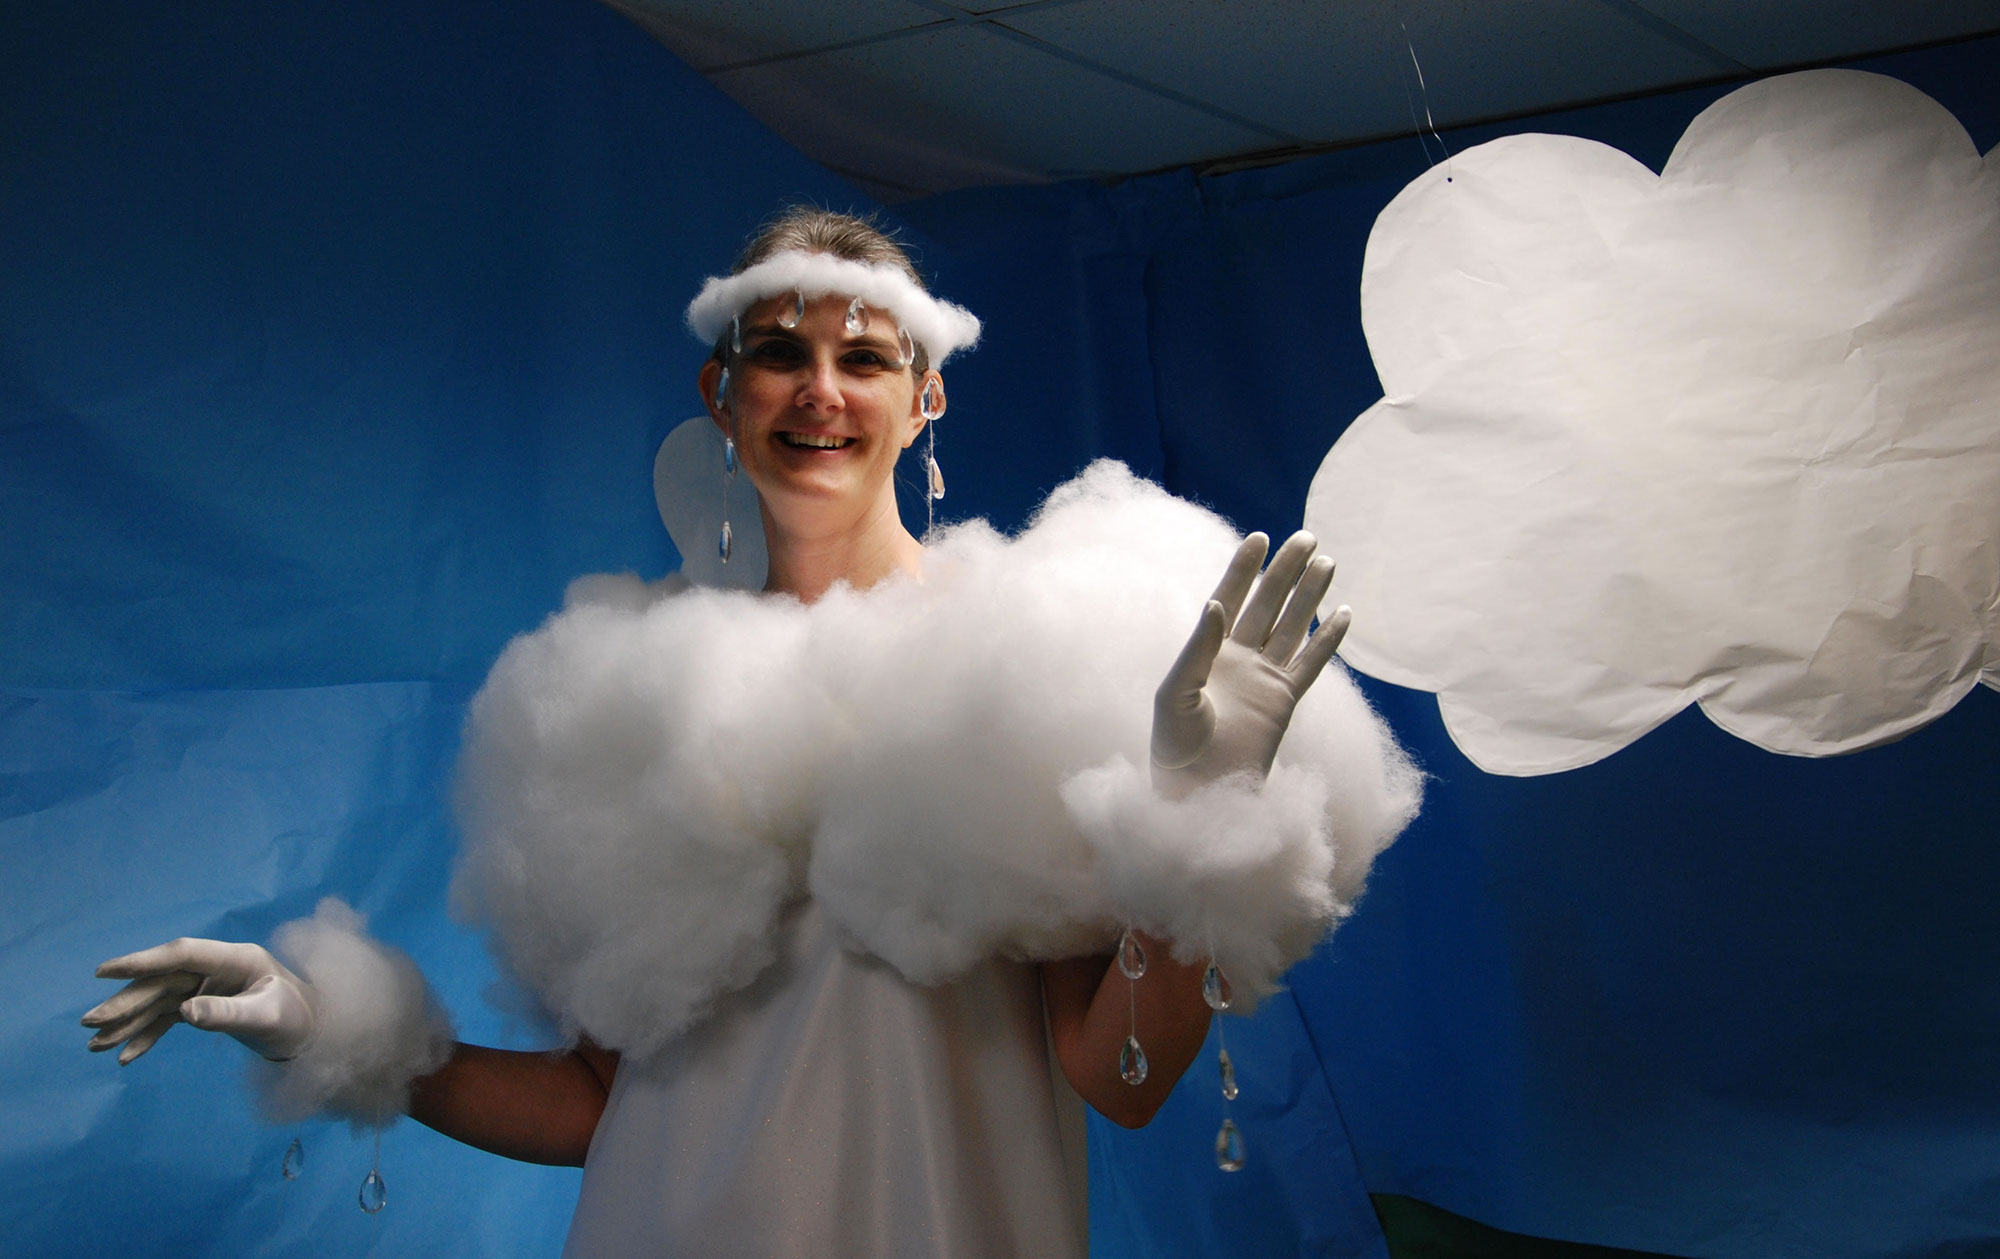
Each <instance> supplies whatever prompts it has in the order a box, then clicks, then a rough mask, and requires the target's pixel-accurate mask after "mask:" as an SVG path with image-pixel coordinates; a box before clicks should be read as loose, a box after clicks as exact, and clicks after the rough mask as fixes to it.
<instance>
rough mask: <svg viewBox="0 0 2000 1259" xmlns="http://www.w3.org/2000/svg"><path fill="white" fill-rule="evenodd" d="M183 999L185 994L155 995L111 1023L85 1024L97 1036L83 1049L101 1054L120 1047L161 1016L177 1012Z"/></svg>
mask: <svg viewBox="0 0 2000 1259" xmlns="http://www.w3.org/2000/svg"><path fill="white" fill-rule="evenodd" d="M184 998H185V994H183V993H178V992H174V991H171V990H170V991H167V992H161V993H156V994H154V997H153V999H152V1000H151V1001H148V1002H146V1003H145V1004H144V1005H140V1006H137V1007H134V1008H133V1009H131V1010H128V1011H127V1012H126V1013H125V1014H124V1015H123V1016H121V1017H120V1018H117V1019H115V1020H113V1021H111V1022H108V1023H100V1024H94V1025H93V1024H86V1025H85V1026H95V1027H96V1030H97V1034H96V1035H95V1036H92V1037H91V1038H90V1042H89V1044H87V1045H86V1046H84V1047H85V1048H86V1049H88V1050H90V1052H92V1053H103V1052H104V1051H105V1050H107V1049H110V1048H113V1047H114V1046H117V1045H121V1044H123V1043H125V1042H126V1041H128V1040H130V1039H132V1037H133V1036H134V1035H135V1034H137V1033H138V1032H141V1031H143V1030H145V1028H146V1025H147V1024H149V1023H151V1022H153V1021H154V1020H155V1019H157V1018H159V1017H160V1016H161V1015H162V1014H169V1013H172V1012H173V1011H175V1010H178V1009H179V1008H180V1004H181V1001H182V1000H183V999H184Z"/></svg>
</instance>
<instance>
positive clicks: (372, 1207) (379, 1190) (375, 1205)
mask: <svg viewBox="0 0 2000 1259" xmlns="http://www.w3.org/2000/svg"><path fill="white" fill-rule="evenodd" d="M357 1196H358V1198H359V1200H360V1203H361V1209H362V1210H363V1211H366V1212H368V1214H370V1215H374V1214H376V1213H377V1212H379V1211H381V1209H382V1208H383V1207H386V1206H388V1205H389V1186H387V1185H385V1184H383V1183H382V1173H381V1172H379V1171H376V1170H375V1169H374V1168H372V1167H371V1168H369V1169H368V1178H367V1179H366V1180H363V1181H362V1182H361V1192H360V1194H359V1195H357Z"/></svg>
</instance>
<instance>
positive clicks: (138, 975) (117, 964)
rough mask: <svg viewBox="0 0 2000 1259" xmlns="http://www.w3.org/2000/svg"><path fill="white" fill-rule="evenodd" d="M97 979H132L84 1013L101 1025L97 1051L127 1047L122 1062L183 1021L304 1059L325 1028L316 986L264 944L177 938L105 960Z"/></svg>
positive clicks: (93, 1041)
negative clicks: (317, 1011) (302, 1054)
mask: <svg viewBox="0 0 2000 1259" xmlns="http://www.w3.org/2000/svg"><path fill="white" fill-rule="evenodd" d="M97 977H98V978H99V979H129V980H131V981H132V982H131V983H128V984H126V985H125V987H123V988H122V989H120V990H119V991H118V993H117V995H115V996H113V997H112V998H111V999H110V1000H109V1001H106V1002H104V1003H103V1004H101V1005H99V1006H97V1007H96V1008H95V1009H93V1010H92V1011H91V1012H90V1013H88V1014H86V1015H84V1016H83V1025H84V1026H85V1027H89V1028H95V1029H97V1034H96V1035H95V1036H92V1037H91V1038H90V1045H89V1048H90V1050H91V1051H92V1052H93V1053H101V1052H103V1051H104V1050H106V1049H110V1048H112V1047H114V1046H117V1045H123V1046H124V1048H122V1049H120V1050H119V1051H118V1061H119V1063H120V1064H121V1065H122V1064H124V1063H128V1062H131V1061H132V1060H133V1059H134V1058H137V1057H138V1056H139V1055H140V1054H143V1053H145V1052H146V1051H147V1050H148V1049H151V1048H152V1047H153V1045H154V1044H155V1043H156V1042H157V1041H158V1040H159V1039H160V1037H162V1036H164V1035H166V1034H167V1032H168V1031H170V1030H171V1029H172V1028H173V1026H174V1024H176V1023H183V1022H184V1023H186V1024H187V1025H188V1026H190V1027H198V1028H200V1029H202V1030H203V1031H207V1032H227V1033H228V1034H229V1035H231V1036H234V1037H235V1038H236V1039H237V1040H239V1041H242V1042H243V1043H244V1044H245V1045H248V1046H249V1047H250V1049H251V1050H252V1051H254V1052H255V1053H257V1054H259V1055H261V1056H262V1057H265V1058H269V1059H270V1060H272V1061H273V1062H282V1061H284V1060H286V1059H289V1058H296V1057H298V1055H299V1053H300V1051H301V1050H303V1049H304V1048H305V1047H306V1045H307V1044H309V1043H310V1042H311V1041H312V1038H313V1033H314V1031H316V1030H317V1028H318V1016H317V1015H316V1014H315V1013H314V1011H315V1009H316V1006H317V1001H316V996H315V993H314V991H313V987H312V985H311V984H308V983H307V982H306V981H305V980H303V979H300V978H299V977H298V976H297V975H295V974H293V973H292V971H291V969H290V968H289V967H287V966H286V965H285V964H284V963H283V962H280V961H279V960H278V959H277V958H275V957H273V956H271V953H270V951H269V950H268V949H266V948H264V947H263V946H262V945H258V944H230V943H227V942H225V941H222V940H198V939H188V938H183V939H179V940H170V941H168V942H167V943H165V944H161V945H156V946H154V947H153V948H150V949H143V950H141V951H140V952H137V953H127V954H126V955H125V956H123V957H114V958H112V959H111V960H110V961H108V962H104V963H102V964H100V965H99V966H98V968H97Z"/></svg>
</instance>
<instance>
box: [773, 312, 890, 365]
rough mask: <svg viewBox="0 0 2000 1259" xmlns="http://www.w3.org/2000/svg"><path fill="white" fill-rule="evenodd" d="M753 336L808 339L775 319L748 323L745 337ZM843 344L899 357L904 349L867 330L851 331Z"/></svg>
mask: <svg viewBox="0 0 2000 1259" xmlns="http://www.w3.org/2000/svg"><path fill="white" fill-rule="evenodd" d="M751 337H762V338H764V339H765V340H767V341H788V342H790V343H791V344H793V345H804V344H805V341H806V339H805V338H804V337H802V336H800V335H799V333H798V330H797V329H796V328H787V327H785V326H784V325H782V324H779V323H777V322H775V321H774V322H771V323H753V324H748V325H746V326H745V327H744V329H743V338H744V340H746V341H747V340H749V339H750V338H751ZM841 345H842V346H843V347H844V348H846V349H850V350H858V349H867V350H882V351H886V352H887V353H888V354H889V356H890V357H891V358H895V357H897V355H898V354H899V353H900V352H901V350H902V347H901V346H899V345H897V344H896V342H895V340H894V339H893V338H890V337H884V336H879V335H876V334H874V333H866V332H864V333H862V334H861V335H860V336H854V335H853V334H851V333H850V334H848V335H847V336H845V337H844V338H843V339H842V341H841Z"/></svg>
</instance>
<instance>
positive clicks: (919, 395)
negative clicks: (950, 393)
mask: <svg viewBox="0 0 2000 1259" xmlns="http://www.w3.org/2000/svg"><path fill="white" fill-rule="evenodd" d="M925 385H931V386H932V387H933V388H934V389H936V391H937V415H935V416H932V417H931V419H936V418H938V416H942V415H943V414H944V411H945V396H944V377H943V376H942V375H940V374H938V372H937V371H936V369H932V370H931V371H927V372H925V373H924V374H923V375H921V376H919V377H917V392H916V393H915V394H914V395H913V396H912V397H911V398H910V430H909V436H908V437H906V438H904V439H903V449H904V450H908V449H909V448H910V446H911V444H912V443H914V442H915V441H916V440H917V438H918V437H920V436H922V435H923V431H924V425H925V424H927V423H929V422H930V421H929V420H926V419H925V418H924V386H925Z"/></svg>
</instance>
